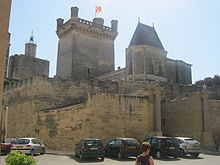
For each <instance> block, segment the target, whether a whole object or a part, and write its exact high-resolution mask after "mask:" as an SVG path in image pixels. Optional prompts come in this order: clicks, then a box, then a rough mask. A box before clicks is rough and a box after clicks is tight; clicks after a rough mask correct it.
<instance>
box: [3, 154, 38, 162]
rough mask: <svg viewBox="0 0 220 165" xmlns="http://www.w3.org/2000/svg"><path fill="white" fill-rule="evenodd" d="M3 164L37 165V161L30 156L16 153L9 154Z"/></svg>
mask: <svg viewBox="0 0 220 165" xmlns="http://www.w3.org/2000/svg"><path fill="white" fill-rule="evenodd" d="M5 162H6V165H37V161H36V160H34V159H33V157H32V156H27V155H26V154H23V153H20V152H17V151H15V152H11V153H9V154H8V156H7V158H6V160H5Z"/></svg>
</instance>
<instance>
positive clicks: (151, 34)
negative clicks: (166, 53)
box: [129, 23, 164, 50]
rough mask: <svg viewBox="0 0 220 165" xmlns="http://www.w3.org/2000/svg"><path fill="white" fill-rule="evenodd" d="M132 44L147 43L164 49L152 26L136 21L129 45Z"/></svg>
mask: <svg viewBox="0 0 220 165" xmlns="http://www.w3.org/2000/svg"><path fill="white" fill-rule="evenodd" d="M134 45H149V46H152V47H155V48H158V49H162V50H164V47H163V45H162V43H161V41H160V39H159V37H158V35H157V32H156V30H155V28H154V27H150V26H147V25H144V24H142V23H138V25H137V28H136V30H135V32H134V35H133V37H132V39H131V42H130V44H129V46H134Z"/></svg>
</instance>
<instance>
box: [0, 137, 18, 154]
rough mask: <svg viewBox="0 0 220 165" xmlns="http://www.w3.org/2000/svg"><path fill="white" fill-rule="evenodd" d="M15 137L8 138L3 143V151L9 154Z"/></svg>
mask: <svg viewBox="0 0 220 165" xmlns="http://www.w3.org/2000/svg"><path fill="white" fill-rule="evenodd" d="M14 140H15V138H7V139H6V140H5V142H3V143H1V153H3V154H8V153H9V152H10V151H11V145H12V143H13V141H14Z"/></svg>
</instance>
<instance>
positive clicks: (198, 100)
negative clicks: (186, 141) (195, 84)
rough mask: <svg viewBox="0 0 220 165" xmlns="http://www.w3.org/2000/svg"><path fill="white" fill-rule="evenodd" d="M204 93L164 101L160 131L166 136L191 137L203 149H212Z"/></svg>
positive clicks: (212, 144)
mask: <svg viewBox="0 0 220 165" xmlns="http://www.w3.org/2000/svg"><path fill="white" fill-rule="evenodd" d="M205 98H206V97H205V95H204V93H200V92H197V93H191V94H188V97H185V98H178V97H177V98H175V99H173V100H165V101H164V103H163V104H162V131H163V133H164V135H167V136H182V137H192V138H195V139H197V140H199V141H200V142H201V143H202V145H203V146H205V147H213V146H214V143H213V137H212V136H211V131H210V129H208V125H209V123H208V120H207V115H206V113H207V109H206V108H205V105H206V104H205V103H207V100H206V99H205Z"/></svg>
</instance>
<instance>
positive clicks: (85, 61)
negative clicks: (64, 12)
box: [56, 7, 118, 80]
mask: <svg viewBox="0 0 220 165" xmlns="http://www.w3.org/2000/svg"><path fill="white" fill-rule="evenodd" d="M78 11H79V8H77V7H72V8H71V18H70V19H69V20H68V21H67V22H65V23H64V20H63V19H61V18H59V19H57V31H56V32H57V35H58V37H59V42H58V57H57V71H56V75H57V76H58V77H61V78H64V79H66V78H73V79H74V80H86V79H91V78H95V77H97V76H100V75H103V74H105V73H108V72H112V71H113V70H114V40H115V38H116V37H117V35H118V32H117V24H118V21H117V20H112V21H111V27H107V26H104V20H103V19H102V18H94V19H93V22H90V21H87V20H84V19H81V18H78Z"/></svg>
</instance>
